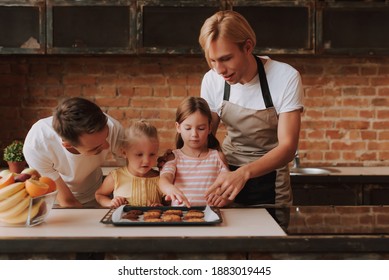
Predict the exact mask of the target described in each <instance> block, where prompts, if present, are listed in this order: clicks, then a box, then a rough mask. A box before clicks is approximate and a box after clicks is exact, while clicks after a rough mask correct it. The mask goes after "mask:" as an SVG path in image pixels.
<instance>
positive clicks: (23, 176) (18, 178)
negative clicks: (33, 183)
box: [14, 173, 32, 182]
mask: <svg viewBox="0 0 389 280" xmlns="http://www.w3.org/2000/svg"><path fill="white" fill-rule="evenodd" d="M31 177H32V175H31V174H28V173H20V174H17V175H16V176H15V177H14V178H15V182H24V181H26V180H27V179H30V178H31Z"/></svg>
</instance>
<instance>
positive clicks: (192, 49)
mask: <svg viewBox="0 0 389 280" xmlns="http://www.w3.org/2000/svg"><path fill="white" fill-rule="evenodd" d="M220 10H234V11H237V12H239V13H241V14H242V15H243V16H244V17H245V18H246V19H247V20H248V22H249V23H250V24H251V26H252V27H253V29H254V31H255V33H256V36H257V44H256V49H255V52H256V53H257V54H301V55H307V54H308V55H315V54H332V55H334V54H342V55H355V54H361V55H388V54H389V36H386V33H387V30H386V29H387V27H388V26H389V0H293V1H291V0H257V1H254V0H13V1H11V0H2V1H0V54H141V55H142V54H201V53H202V51H201V48H200V45H199V43H198V36H199V33H200V29H201V26H202V25H203V23H204V21H205V20H206V19H207V18H208V17H210V16H211V15H213V14H214V13H215V12H217V11H220Z"/></svg>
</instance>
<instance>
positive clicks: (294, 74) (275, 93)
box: [201, 56, 303, 116]
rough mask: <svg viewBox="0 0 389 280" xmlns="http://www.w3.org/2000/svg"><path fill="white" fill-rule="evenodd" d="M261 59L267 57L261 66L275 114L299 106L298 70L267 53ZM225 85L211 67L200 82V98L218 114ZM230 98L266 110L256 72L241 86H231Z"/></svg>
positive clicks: (299, 85)
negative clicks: (263, 68) (270, 56)
mask: <svg viewBox="0 0 389 280" xmlns="http://www.w3.org/2000/svg"><path fill="white" fill-rule="evenodd" d="M260 58H262V59H266V63H265V65H264V67H265V73H266V79H267V82H268V84H269V89H270V95H271V98H272V100H273V105H274V107H275V109H276V111H277V114H280V113H285V112H291V111H294V110H300V109H302V108H303V104H302V98H303V87H302V83H301V77H300V74H299V72H298V71H297V70H296V69H294V68H293V67H292V66H290V65H288V64H286V63H283V62H279V61H275V60H271V59H270V58H269V57H267V56H264V57H263V56H261V57H260ZM224 84H225V81H224V79H223V77H222V76H220V75H219V74H218V73H217V72H216V71H214V70H213V69H211V70H209V71H208V72H207V73H205V75H204V78H203V80H202V83H201V97H203V98H204V99H205V100H207V102H208V104H209V107H210V108H211V111H212V112H216V113H217V114H218V115H219V116H220V109H221V105H222V102H223V95H224ZM229 101H230V102H231V103H234V104H237V105H239V106H241V107H244V108H248V109H254V110H263V109H265V108H266V106H265V103H264V100H263V97H262V90H261V86H260V82H259V76H258V75H255V77H254V78H253V79H252V80H251V81H250V82H248V83H246V84H243V85H242V84H240V83H237V84H234V85H231V90H230V99H229Z"/></svg>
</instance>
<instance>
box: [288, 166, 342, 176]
mask: <svg viewBox="0 0 389 280" xmlns="http://www.w3.org/2000/svg"><path fill="white" fill-rule="evenodd" d="M337 172H339V171H338V170H337V169H333V168H331V169H330V168H318V167H296V168H294V167H293V168H291V169H290V175H329V174H331V173H337Z"/></svg>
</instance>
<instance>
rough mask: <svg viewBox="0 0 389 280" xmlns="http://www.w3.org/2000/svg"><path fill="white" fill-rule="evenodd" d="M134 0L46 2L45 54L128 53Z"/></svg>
mask: <svg viewBox="0 0 389 280" xmlns="http://www.w3.org/2000/svg"><path fill="white" fill-rule="evenodd" d="M131 3H134V1H82V2H78V1H75V2H71V3H70V1H66V2H57V1H48V6H47V14H48V22H49V23H50V24H49V25H48V40H47V42H48V53H131V52H134V49H133V44H132V41H131V36H133V34H131V28H130V21H131V19H134V17H133V16H132V13H131V8H134V7H135V6H133V7H132V6H131Z"/></svg>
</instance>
